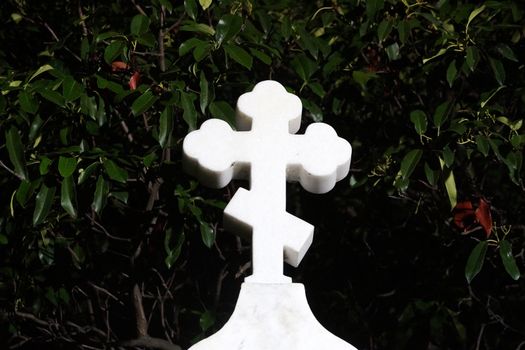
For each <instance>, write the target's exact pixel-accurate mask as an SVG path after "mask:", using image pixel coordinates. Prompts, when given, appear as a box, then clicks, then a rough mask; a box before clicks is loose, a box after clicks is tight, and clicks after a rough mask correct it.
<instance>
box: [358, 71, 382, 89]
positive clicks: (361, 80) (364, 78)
mask: <svg viewBox="0 0 525 350" xmlns="http://www.w3.org/2000/svg"><path fill="white" fill-rule="evenodd" d="M374 78H377V74H376V73H373V72H365V71H360V70H355V71H353V72H352V79H354V81H355V82H356V83H358V84H359V85H361V88H362V89H363V90H366V84H367V83H368V81H369V80H370V79H374Z"/></svg>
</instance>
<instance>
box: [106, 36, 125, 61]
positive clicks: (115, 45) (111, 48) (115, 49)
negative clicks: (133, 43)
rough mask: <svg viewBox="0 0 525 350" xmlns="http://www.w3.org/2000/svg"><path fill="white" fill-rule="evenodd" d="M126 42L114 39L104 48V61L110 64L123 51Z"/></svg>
mask: <svg viewBox="0 0 525 350" xmlns="http://www.w3.org/2000/svg"><path fill="white" fill-rule="evenodd" d="M125 47H126V43H125V42H124V41H122V40H115V41H113V42H112V43H111V44H109V45H108V46H107V47H106V49H105V50H104V61H106V63H107V64H111V63H112V62H113V61H114V60H115V59H116V58H117V57H118V56H120V54H121V53H122V52H123V51H124V48H125Z"/></svg>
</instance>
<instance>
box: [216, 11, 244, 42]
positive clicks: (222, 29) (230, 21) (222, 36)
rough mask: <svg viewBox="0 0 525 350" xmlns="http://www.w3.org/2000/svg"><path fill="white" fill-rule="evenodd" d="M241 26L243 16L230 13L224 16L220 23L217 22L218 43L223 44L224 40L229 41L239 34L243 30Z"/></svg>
mask: <svg viewBox="0 0 525 350" xmlns="http://www.w3.org/2000/svg"><path fill="white" fill-rule="evenodd" d="M241 26H242V18H241V17H239V16H236V15H230V14H227V15H224V16H222V17H221V19H220V20H219V23H217V27H215V39H216V40H217V43H218V45H221V44H222V43H223V42H228V41H229V40H230V39H232V38H233V37H234V36H235V35H237V33H239V32H240V30H241Z"/></svg>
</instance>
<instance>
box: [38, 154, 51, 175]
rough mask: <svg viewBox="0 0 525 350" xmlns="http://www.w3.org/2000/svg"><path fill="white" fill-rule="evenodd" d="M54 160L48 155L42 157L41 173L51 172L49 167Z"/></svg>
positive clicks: (39, 168)
mask: <svg viewBox="0 0 525 350" xmlns="http://www.w3.org/2000/svg"><path fill="white" fill-rule="evenodd" d="M52 163H53V161H52V160H51V159H49V158H48V157H46V156H43V157H42V159H40V165H39V167H38V171H39V172H40V175H46V174H47V173H48V172H49V167H50V166H51V164H52Z"/></svg>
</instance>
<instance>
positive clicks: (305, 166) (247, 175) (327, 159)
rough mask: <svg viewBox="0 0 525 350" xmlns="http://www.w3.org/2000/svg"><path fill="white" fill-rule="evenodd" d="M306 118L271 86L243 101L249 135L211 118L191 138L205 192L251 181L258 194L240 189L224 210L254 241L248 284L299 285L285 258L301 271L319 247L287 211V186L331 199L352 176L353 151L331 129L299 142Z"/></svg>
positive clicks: (191, 158)
mask: <svg viewBox="0 0 525 350" xmlns="http://www.w3.org/2000/svg"><path fill="white" fill-rule="evenodd" d="M301 111H302V104H301V100H300V99H299V98H298V97H297V96H295V95H293V94H291V93H288V92H287V91H286V90H285V88H284V87H283V86H282V85H281V84H279V83H278V82H275V81H271V80H268V81H263V82H260V83H258V84H257V85H256V86H255V87H254V89H253V91H252V92H249V93H245V94H243V95H242V96H241V97H240V98H239V100H238V101H237V116H236V124H237V129H238V130H243V131H234V130H232V129H231V128H230V126H229V125H228V124H227V123H226V122H224V121H222V120H219V119H210V120H207V121H206V122H204V123H203V124H202V126H201V128H200V129H199V130H196V131H193V132H191V133H190V134H188V136H186V138H185V139H184V144H183V152H184V165H185V168H186V170H187V171H188V172H189V173H190V174H192V175H194V176H196V177H197V178H199V180H200V181H201V182H202V183H204V184H205V185H208V186H210V187H215V188H220V187H224V186H226V185H227V184H228V183H229V182H230V181H231V180H232V179H249V181H250V190H249V191H248V190H246V189H244V188H240V189H239V190H238V191H237V192H236V193H235V195H234V197H233V198H232V200H231V201H230V203H229V204H228V206H227V207H226V209H225V210H224V224H225V227H226V228H227V229H230V230H232V231H237V233H239V234H243V235H246V236H251V238H252V241H253V243H252V246H253V253H252V256H253V261H252V266H253V271H252V275H251V276H249V277H247V279H246V281H247V282H253V283H287V282H291V280H290V278H289V277H286V276H284V275H283V258H284V260H285V261H286V262H287V263H289V264H291V265H293V266H297V265H298V264H299V263H300V262H301V260H302V258H303V257H304V255H305V253H306V251H307V250H308V248H309V247H310V244H311V243H312V238H313V229H314V228H313V226H312V225H310V224H309V223H307V222H305V221H303V220H301V219H299V218H297V217H295V216H293V215H291V214H289V213H287V212H286V180H288V181H299V182H300V183H301V185H302V186H303V187H304V188H305V189H306V190H307V191H310V192H314V193H325V192H328V191H330V190H331V189H332V188H333V187H334V185H335V183H336V181H339V180H341V179H342V178H344V177H345V176H346V175H347V174H348V171H349V167H350V157H351V153H352V148H351V146H350V144H349V143H348V142H347V141H346V140H344V139H342V138H340V137H338V136H337V134H336V132H335V131H334V129H333V128H332V127H331V126H329V125H327V124H324V123H313V124H311V125H310V126H308V128H307V129H306V132H305V134H304V135H294V134H295V133H296V132H297V131H298V130H299V127H300V124H301ZM283 252H284V254H283Z"/></svg>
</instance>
